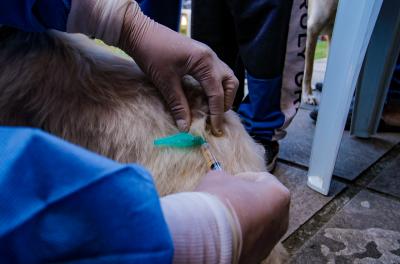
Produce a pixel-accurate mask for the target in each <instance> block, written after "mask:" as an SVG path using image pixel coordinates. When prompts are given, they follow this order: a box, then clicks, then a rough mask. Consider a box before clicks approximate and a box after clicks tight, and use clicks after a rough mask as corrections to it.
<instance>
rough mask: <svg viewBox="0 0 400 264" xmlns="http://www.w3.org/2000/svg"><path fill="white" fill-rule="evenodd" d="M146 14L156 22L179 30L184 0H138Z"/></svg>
mask: <svg viewBox="0 0 400 264" xmlns="http://www.w3.org/2000/svg"><path fill="white" fill-rule="evenodd" d="M136 2H138V3H139V5H140V8H141V9H142V11H143V13H144V14H145V15H146V16H149V17H151V18H152V19H154V20H155V21H156V22H158V23H160V24H163V25H164V26H167V27H169V28H170V29H172V30H175V31H179V21H180V18H181V6H182V0H164V1H160V0H137V1H136Z"/></svg>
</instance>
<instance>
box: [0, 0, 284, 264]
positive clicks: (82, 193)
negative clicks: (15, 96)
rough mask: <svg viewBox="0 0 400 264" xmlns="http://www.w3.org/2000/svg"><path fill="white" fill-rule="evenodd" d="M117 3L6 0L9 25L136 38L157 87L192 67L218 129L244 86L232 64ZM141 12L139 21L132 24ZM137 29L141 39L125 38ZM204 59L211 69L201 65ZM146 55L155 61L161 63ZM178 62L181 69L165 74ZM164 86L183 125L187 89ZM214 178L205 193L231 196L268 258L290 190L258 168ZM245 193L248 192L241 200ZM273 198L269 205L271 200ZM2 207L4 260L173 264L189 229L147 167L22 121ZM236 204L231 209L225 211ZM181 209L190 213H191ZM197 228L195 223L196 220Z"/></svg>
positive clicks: (5, 167)
mask: <svg viewBox="0 0 400 264" xmlns="http://www.w3.org/2000/svg"><path fill="white" fill-rule="evenodd" d="M116 2H117V1H113V2H109V1H96V2H95V1H92V0H80V1H78V0H73V1H72V2H71V1H70V0H15V1H11V0H10V1H2V2H0V25H7V26H11V27H15V28H18V29H20V30H24V31H29V32H43V31H46V30H47V29H58V30H61V31H68V32H71V31H74V32H82V33H86V34H89V35H94V36H95V37H104V39H103V38H102V39H103V40H106V41H108V43H117V42H120V41H122V42H123V44H121V46H123V47H125V48H126V49H125V51H127V52H128V53H130V52H132V50H129V49H128V48H132V47H130V46H129V45H128V44H133V47H134V48H135V52H136V53H137V54H133V56H135V55H137V56H138V57H137V58H135V59H137V61H138V63H139V64H140V65H141V67H143V68H144V71H145V72H146V73H147V74H148V75H149V77H150V78H152V77H154V76H156V77H157V78H159V79H157V78H156V79H152V81H153V82H154V83H155V84H156V85H157V84H160V83H165V82H168V81H171V80H172V79H174V78H177V79H179V78H178V77H182V76H183V75H185V74H192V75H193V76H194V77H195V78H197V79H199V81H203V82H204V80H206V81H207V82H206V83H203V85H204V86H207V87H208V89H209V90H207V91H206V94H207V95H208V96H209V105H210V112H211V113H210V114H211V125H212V126H213V129H215V130H216V132H218V130H219V128H220V126H221V123H222V117H221V116H222V114H223V111H224V108H223V107H224V105H225V106H227V108H229V107H230V104H231V103H232V102H233V97H234V95H235V90H236V88H237V80H236V79H235V77H234V76H233V74H232V72H231V71H230V70H229V68H228V67H227V66H226V65H224V64H223V63H222V62H220V61H219V60H218V58H217V57H216V56H214V54H213V53H212V52H211V50H209V49H207V48H206V47H205V46H204V45H200V44H199V43H197V42H195V41H192V40H190V39H188V38H185V37H183V36H180V35H179V34H177V33H175V32H173V31H171V30H167V29H166V28H164V27H162V26H160V25H158V24H156V23H152V22H149V20H148V18H147V17H145V16H144V15H142V14H141V13H140V12H139V11H138V9H135V8H136V7H135V6H137V5H135V4H132V5H129V6H127V5H124V7H125V8H126V10H122V11H124V12H122V13H118V12H121V8H120V6H114V4H115V3H116ZM124 3H125V2H123V4H124ZM98 4H99V5H98ZM101 5H103V6H101ZM96 8H97V9H96ZM99 8H100V9H99ZM92 9H93V10H92ZM110 10H111V11H110ZM95 11H96V12H98V13H96V12H95ZM106 11H107V12H106ZM112 11H114V12H116V13H113V12H112ZM108 12H110V13H108ZM115 14H116V15H115ZM97 15H98V16H99V17H97ZM130 16H131V17H130ZM132 17H133V18H134V21H135V22H136V24H135V23H133V24H132V23H130V24H127V21H126V20H128V22H129V21H132V20H129V19H132ZM118 22H120V23H118ZM99 25H100V26H103V27H102V28H99ZM138 25H139V26H138ZM118 26H120V28H116V27H118ZM0 27H1V26H0ZM69 29H70V30H71V31H69ZM146 29H147V30H149V31H150V32H152V33H153V34H147V31H146ZM0 30H1V28H0ZM127 30H128V31H127ZM119 32H121V33H120V35H119ZM131 36H135V37H137V39H135V38H134V39H126V38H128V37H131ZM0 41H1V39H0ZM143 42H144V43H143ZM142 46H144V47H142ZM168 47H173V48H171V49H168ZM149 49H150V50H151V52H150V53H146V52H148V50H149ZM166 50H168V52H165V51H166ZM130 54H131V55H132V53H130ZM154 57H156V58H157V61H160V65H169V67H168V69H165V67H161V68H160V67H158V65H156V64H154V63H153V62H154V60H153V59H154ZM182 58H187V59H188V60H190V63H183V64H184V65H185V66H188V69H186V68H182V67H183V66H182ZM199 61H200V62H201V66H202V67H200V68H198V67H194V66H195V65H199ZM146 63H153V64H151V65H152V67H151V68H150V69H149V68H148V67H147V64H146ZM191 63H194V65H191ZM5 67H6V66H5ZM171 69H173V70H174V71H173V72H167V73H165V71H170V70H171ZM17 70H18V69H17ZM19 70H26V69H19ZM154 71H155V72H154ZM210 72H211V73H212V75H211V77H210V75H209V74H210ZM154 73H156V74H154ZM204 74H206V77H207V78H204V77H205V76H204ZM175 75H177V76H175ZM165 76H167V79H163V78H165ZM219 82H220V83H219ZM207 84H208V85H207ZM214 85H215V86H214ZM0 89H1V87H0ZM159 89H160V91H161V94H164V96H171V97H170V98H166V99H167V103H170V107H171V113H172V115H173V116H174V118H175V119H176V121H177V125H178V127H179V128H180V129H182V130H185V129H187V128H188V126H189V125H190V119H187V116H186V115H187V110H188V109H186V106H185V98H183V97H182V93H181V92H180V90H179V87H165V85H164V86H162V87H159ZM163 89H164V90H163ZM165 89H166V90H165ZM171 98H172V99H171ZM221 106H222V107H221ZM205 179H207V181H206V183H205V184H203V187H202V189H201V191H202V192H209V193H211V194H213V195H215V197H219V199H220V200H221V201H224V200H226V199H227V200H228V201H230V209H231V210H233V212H234V211H235V210H237V211H238V212H244V213H243V214H239V220H240V222H239V221H236V223H240V228H239V230H242V231H243V249H242V253H243V256H244V257H248V258H250V259H256V260H261V259H262V257H265V254H267V253H268V251H262V250H259V249H260V248H264V247H265V246H267V248H269V250H271V249H272V247H273V246H274V245H275V244H276V243H277V242H278V241H279V239H280V238H281V237H282V236H283V234H284V232H285V230H286V228H287V221H288V209H289V195H288V191H287V190H286V189H285V188H284V187H283V186H282V185H281V184H280V183H279V182H277V180H276V179H275V178H274V177H272V176H271V175H268V174H265V175H264V174H262V175H258V176H257V182H254V183H253V182H250V181H245V180H238V179H237V178H236V177H231V176H230V175H225V176H224V173H222V172H219V173H214V175H211V176H209V177H207V176H206V177H205ZM218 181H219V182H218ZM221 182H222V183H224V184H221ZM217 183H218V184H217ZM250 187H251V188H250ZM236 193H241V195H240V199H238V198H237V197H235V195H236ZM229 197H231V198H229ZM178 198H179V197H178ZM256 198H258V200H257V199H256ZM261 198H262V199H261ZM213 199H215V198H213ZM217 199H218V198H217ZM170 200H174V199H173V198H170ZM176 200H177V201H179V199H176ZM250 200H252V201H253V203H252V204H253V205H254V206H257V205H258V206H257V210H253V209H252V208H248V206H247V205H248V203H249V202H250ZM265 200H268V201H269V203H270V206H268V208H266V207H265V206H264V201H265ZM220 203H221V202H220ZM173 206H174V203H172V207H171V208H174V207H173ZM215 206H216V205H215ZM222 207H224V206H222ZM189 209H190V208H189ZM238 209H239V210H238ZM0 212H1V213H0V263H49V262H51V263H54V262H63V263H66V262H68V263H171V262H172V260H173V258H174V257H175V256H174V245H175V241H173V238H174V237H173V235H174V233H173V232H178V233H179V228H180V226H175V227H174V226H171V225H170V223H174V214H173V213H171V212H170V213H169V214H168V216H170V218H168V219H165V218H164V217H165V214H163V212H162V211H161V206H160V200H159V197H158V194H157V191H156V189H155V186H154V182H153V180H152V178H151V175H149V173H148V172H147V171H146V170H145V169H143V168H142V167H140V166H138V165H134V164H119V163H117V162H114V161H111V160H109V159H107V158H104V157H101V156H99V155H96V154H94V153H92V152H89V151H87V150H84V149H82V148H80V147H78V146H75V145H73V144H70V143H67V142H65V141H63V140H61V139H59V138H57V137H54V136H51V135H49V134H47V133H45V132H42V131H41V130H38V129H32V128H22V127H0ZM204 212H205V214H206V213H207V212H209V210H205V211H204ZM230 212H231V211H230V210H225V214H229V215H230V214H232V213H230ZM181 215H182V217H183V219H185V217H186V216H188V217H191V215H190V214H181ZM193 215H195V214H193ZM233 215H234V214H233ZM198 219H199V220H201V217H199V218H198ZM166 221H169V222H168V225H167V222H166ZM183 223H185V222H184V221H183ZM214 223H215V222H211V223H210V225H212V224H214ZM218 223H219V224H220V222H218ZM230 223H231V222H230ZM257 223H262V225H260V224H257ZM189 224H191V222H190V223H189ZM169 227H174V228H171V229H170V228H169ZM228 227H229V228H228V229H227V230H231V227H230V226H228ZM171 230H172V231H173V232H172V231H171ZM188 230H196V226H195V227H194V228H190V229H188ZM232 230H233V229H232ZM171 232H172V233H171ZM228 233H229V232H228ZM183 235H184V237H185V234H183ZM202 237H205V236H202ZM210 238H211V239H213V238H218V236H217V235H214V236H210ZM188 239H189V240H188V241H195V242H196V240H193V239H191V240H190V237H189V238H188ZM215 241H217V242H218V241H219V239H216V240H215ZM248 241H250V242H251V243H247V242H248ZM254 241H257V243H255V242H254ZM183 242H185V240H183ZM189 244H190V243H188V245H189ZM194 244H196V243H194ZM239 244H240V243H239ZM249 245H250V246H249ZM197 246H199V245H197ZM215 248H216V249H219V248H220V247H215ZM225 248H228V249H229V248H230V246H229V245H228V246H226V245H225ZM201 252H204V254H206V253H207V252H205V251H201ZM239 252H240V250H239ZM216 256H217V257H218V254H216ZM197 257H199V256H197ZM200 257H201V256H200ZM254 257H256V258H254Z"/></svg>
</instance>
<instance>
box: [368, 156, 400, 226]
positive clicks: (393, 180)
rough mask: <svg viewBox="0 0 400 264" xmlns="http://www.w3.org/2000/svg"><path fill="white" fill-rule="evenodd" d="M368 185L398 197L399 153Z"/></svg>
mask: <svg viewBox="0 0 400 264" xmlns="http://www.w3.org/2000/svg"><path fill="white" fill-rule="evenodd" d="M368 187H369V188H371V189H374V190H377V191H380V192H383V193H387V194H391V195H394V196H396V197H398V198H400V155H398V156H397V157H396V158H395V159H394V160H392V161H391V162H390V163H389V164H388V165H387V167H386V168H385V169H383V170H382V171H381V172H380V173H379V175H378V176H377V177H376V178H375V179H374V180H373V181H372V182H371V183H370V184H369V185H368ZM399 222H400V220H399ZM399 224H400V223H399Z"/></svg>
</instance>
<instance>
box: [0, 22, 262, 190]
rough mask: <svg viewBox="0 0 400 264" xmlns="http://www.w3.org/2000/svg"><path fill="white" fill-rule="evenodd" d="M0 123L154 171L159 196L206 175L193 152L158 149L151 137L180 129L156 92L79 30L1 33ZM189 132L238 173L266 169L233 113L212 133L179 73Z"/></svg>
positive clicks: (201, 103) (196, 95)
mask: <svg viewBox="0 0 400 264" xmlns="http://www.w3.org/2000/svg"><path fill="white" fill-rule="evenodd" d="M0 64H1V65H5V67H1V68H0V124H1V125H23V126H33V127H39V128H42V129H44V130H46V131H48V132H50V133H52V134H55V135H58V136H60V137H62V138H64V139H66V140H68V141H71V142H74V143H76V144H79V145H81V146H83V147H85V148H88V149H90V150H92V151H95V152H97V153H100V154H102V155H105V156H108V157H110V158H112V159H114V160H117V161H120V162H137V163H139V164H142V165H144V166H145V167H147V168H148V169H149V170H150V171H151V172H152V174H153V176H154V178H155V180H156V184H157V187H158V190H159V191H160V194H161V195H165V194H168V193H172V192H177V191H185V190H191V189H193V187H194V186H195V185H196V183H197V182H198V181H199V179H200V178H201V177H202V176H203V175H205V174H206V172H207V167H206V164H205V161H204V159H203V157H202V155H201V152H200V150H198V149H157V148H155V147H154V145H153V140H154V139H156V138H160V137H164V136H167V135H171V134H175V133H177V132H178V130H177V128H176V126H175V123H174V120H173V119H172V117H171V115H170V114H169V111H168V109H167V108H166V106H165V104H164V102H163V100H162V99H161V98H162V97H161V96H160V94H159V93H158V91H157V89H156V88H155V87H154V86H153V85H152V84H151V83H150V82H149V81H148V80H147V79H146V78H145V76H144V75H143V73H142V72H141V71H140V69H139V68H138V67H137V66H136V64H135V63H134V62H133V61H132V60H128V59H124V58H122V57H118V56H116V55H113V54H111V53H109V52H108V51H107V50H105V49H103V48H101V47H98V46H96V45H95V44H94V42H93V41H92V40H90V39H88V38H87V37H85V36H83V35H78V34H75V35H69V34H64V33H60V32H56V31H52V32H47V33H23V32H19V31H16V30H11V29H2V30H1V32H0ZM184 84H185V93H186V95H187V97H188V99H189V103H190V106H191V109H192V117H193V123H192V126H191V132H192V133H196V134H199V135H202V136H203V137H205V138H206V139H207V141H208V142H209V143H210V145H211V147H212V149H213V151H214V152H215V153H214V154H215V155H216V156H217V158H218V159H219V160H220V161H221V162H222V164H223V166H224V168H225V169H226V170H227V171H228V172H230V173H232V174H236V173H239V172H244V171H263V170H265V166H264V159H263V150H262V148H261V147H260V146H258V145H257V144H255V143H254V141H253V140H252V139H251V138H250V137H249V136H248V135H247V133H246V132H245V130H244V128H243V127H242V125H241V124H240V121H239V119H238V117H237V116H236V115H235V114H233V113H232V112H228V113H226V114H225V131H224V132H225V133H224V136H223V137H220V138H216V137H213V136H211V134H210V132H209V129H208V125H207V120H206V119H207V115H206V113H207V110H208V109H207V103H206V98H205V96H204V94H203V92H202V90H201V89H200V87H199V86H198V85H197V84H196V82H194V81H193V80H192V79H190V78H185V80H184Z"/></svg>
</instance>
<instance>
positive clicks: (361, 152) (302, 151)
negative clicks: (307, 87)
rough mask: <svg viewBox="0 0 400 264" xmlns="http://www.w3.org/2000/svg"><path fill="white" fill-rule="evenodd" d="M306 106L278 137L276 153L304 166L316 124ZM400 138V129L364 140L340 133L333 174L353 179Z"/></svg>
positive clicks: (306, 162)
mask: <svg viewBox="0 0 400 264" xmlns="http://www.w3.org/2000/svg"><path fill="white" fill-rule="evenodd" d="M309 112H310V111H308V110H304V109H300V110H299V111H298V113H297V116H296V117H295V119H294V120H293V122H292V123H291V125H290V126H289V128H288V129H287V132H288V134H287V136H286V138H285V139H283V140H282V141H281V149H280V155H279V157H280V158H281V159H283V160H287V161H291V162H294V163H297V164H300V165H303V166H307V167H308V164H309V160H310V154H311V146H312V141H313V137H314V131H315V125H314V123H313V121H312V120H311V118H310V117H309ZM399 142H400V134H399V133H397V134H396V133H379V134H377V135H375V136H374V137H373V138H371V139H368V140H365V139H358V138H355V137H352V136H350V133H349V132H348V131H345V132H344V134H343V139H342V144H341V146H340V149H339V155H338V159H337V161H336V166H335V170H334V175H336V176H338V177H341V178H344V179H348V180H354V179H355V178H356V177H357V176H358V175H360V173H361V172H363V171H364V170H365V169H367V168H368V167H370V166H371V165H372V164H373V163H375V162H376V161H377V160H378V159H379V158H380V157H382V156H383V155H384V154H385V153H386V152H387V151H388V150H390V149H391V148H392V147H393V146H394V145H396V144H397V143H399Z"/></svg>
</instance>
